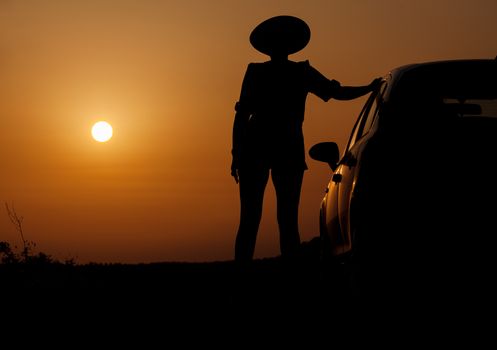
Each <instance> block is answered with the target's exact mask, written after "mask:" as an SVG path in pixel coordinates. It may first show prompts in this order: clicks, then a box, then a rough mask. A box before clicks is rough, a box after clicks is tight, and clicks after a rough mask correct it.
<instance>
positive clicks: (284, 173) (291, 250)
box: [271, 169, 304, 259]
mask: <svg viewBox="0 0 497 350" xmlns="http://www.w3.org/2000/svg"><path fill="white" fill-rule="evenodd" d="M303 177H304V171H303V170H281V169H276V170H274V169H273V170H272V171H271V178H272V180H273V184H274V188H275V190H276V200H277V216H278V226H279V230H280V249H281V256H282V257H283V258H289V259H292V258H295V257H297V256H298V254H299V251H300V234H299V220H298V219H299V201H300V190H301V188H302V180H303Z"/></svg>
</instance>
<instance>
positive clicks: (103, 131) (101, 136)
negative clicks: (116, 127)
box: [91, 121, 112, 142]
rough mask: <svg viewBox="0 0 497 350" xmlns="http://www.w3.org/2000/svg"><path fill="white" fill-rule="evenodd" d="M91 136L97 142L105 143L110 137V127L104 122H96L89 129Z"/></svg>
mask: <svg viewBox="0 0 497 350" xmlns="http://www.w3.org/2000/svg"><path fill="white" fill-rule="evenodd" d="M91 135H92V136H93V138H94V139H95V141H98V142H107V141H109V140H110V139H111V137H112V126H111V125H110V124H109V123H107V122H104V121H100V122H97V123H95V124H94V125H93V127H92V128H91Z"/></svg>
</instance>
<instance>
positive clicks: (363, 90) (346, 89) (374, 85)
mask: <svg viewBox="0 0 497 350" xmlns="http://www.w3.org/2000/svg"><path fill="white" fill-rule="evenodd" d="M381 80H382V79H381V78H376V79H374V80H373V81H372V82H371V83H370V84H369V85H365V86H340V87H339V88H338V89H337V90H336V91H335V93H334V94H333V98H334V99H336V100H343V101H346V100H353V99H355V98H358V97H361V96H364V95H366V94H368V93H370V92H371V91H374V90H376V89H378V88H379V87H380V84H381Z"/></svg>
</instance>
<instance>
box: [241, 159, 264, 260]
mask: <svg viewBox="0 0 497 350" xmlns="http://www.w3.org/2000/svg"><path fill="white" fill-rule="evenodd" d="M239 176H240V184H239V186H240V225H239V227H238V233H237V235H236V242H235V260H236V261H238V262H247V261H250V260H252V258H253V256H254V250H255V243H256V239H257V231H258V230H259V224H260V222H261V217H262V205H263V201H264V190H265V188H266V184H267V181H268V179H269V169H267V168H259V169H242V170H240V171H239Z"/></svg>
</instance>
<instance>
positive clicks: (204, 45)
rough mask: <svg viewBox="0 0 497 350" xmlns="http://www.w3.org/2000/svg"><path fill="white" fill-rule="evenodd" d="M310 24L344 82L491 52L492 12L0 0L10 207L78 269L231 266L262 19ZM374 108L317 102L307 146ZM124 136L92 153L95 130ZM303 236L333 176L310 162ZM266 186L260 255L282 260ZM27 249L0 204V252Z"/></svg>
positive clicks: (480, 8)
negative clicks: (237, 113) (236, 140)
mask: <svg viewBox="0 0 497 350" xmlns="http://www.w3.org/2000/svg"><path fill="white" fill-rule="evenodd" d="M279 14H289V15H295V16H298V17H301V18H302V19H304V20H305V21H306V22H307V23H308V24H309V26H310V27H311V31H312V37H311V42H310V43H309V45H308V46H307V47H306V48H305V49H304V50H303V51H302V52H300V53H298V54H296V55H293V56H291V57H290V58H291V59H294V60H300V59H309V60H310V62H311V64H312V65H313V66H315V67H316V68H317V69H318V70H320V71H321V72H322V73H323V74H325V75H326V76H328V77H329V78H330V79H331V78H333V79H337V80H339V81H341V82H342V83H343V84H345V85H347V84H348V85H357V84H366V83H369V82H370V81H371V80H372V79H373V78H374V77H376V76H380V75H383V74H385V73H387V72H388V70H389V69H391V68H394V67H396V66H398V65H403V64H406V63H411V62H418V61H426V60H437V59H454V58H487V57H495V56H496V55H497V47H496V46H495V39H496V38H497V2H496V1H495V0H467V1H452V0H443V1H442V0H441V1H433V0H430V1H425V0H420V1H397V0H378V1H366V0H363V1H354V2H351V1H345V0H340V1H333V0H322V1H317V0H316V1H314V0H305V1H276V0H263V1H261V0H255V1H254V0H252V1H237V0H229V1H228V0H226V1H221V0H211V1H200V0H181V1H179V0H178V1H172V0H171V1H159V0H44V1H38V0H0V162H1V167H0V200H1V201H2V202H8V203H12V202H13V203H14V205H15V207H16V210H17V211H18V213H19V214H21V215H23V216H24V217H25V219H24V229H25V236H26V238H27V239H29V240H32V241H35V242H36V243H37V245H38V249H39V250H41V251H44V252H46V253H48V254H51V255H53V256H54V257H56V258H59V259H65V258H70V257H74V258H75V259H76V261H77V262H80V263H85V262H89V261H94V262H152V261H172V260H181V261H214V260H228V259H231V258H232V256H233V243H234V238H235V231H236V228H237V223H238V210H239V202H238V189H237V186H236V185H235V183H234V182H233V180H232V178H230V175H229V166H230V148H231V127H232V121H233V113H234V111H233V107H234V103H235V101H236V100H237V99H238V96H239V93H240V84H241V81H242V78H243V74H244V72H245V69H246V66H247V64H248V63H249V62H251V61H262V60H265V59H266V57H265V56H264V55H262V54H259V53H258V52H257V51H255V50H254V49H253V48H252V47H251V46H250V44H249V42H248V36H249V34H250V32H251V30H252V29H253V28H254V26H256V25H257V24H258V23H259V22H261V21H262V20H264V19H266V18H268V17H271V16H274V15H279ZM364 101H365V100H364V98H361V99H359V100H356V101H352V102H339V101H333V100H331V101H330V102H328V103H324V102H322V101H321V100H319V99H318V98H316V97H315V96H312V95H311V96H310V97H309V98H308V102H307V112H306V121H305V123H304V133H305V137H306V146H307V148H309V147H310V146H311V145H312V144H314V143H316V142H319V141H325V140H335V141H337V142H338V144H339V146H340V148H341V149H343V147H344V145H345V142H346V140H347V137H348V131H349V130H350V128H351V127H352V125H353V123H354V120H355V117H356V115H357V113H358V112H359V110H360V108H361V105H362V103H363V102H364ZM101 119H102V120H106V121H108V122H110V123H111V124H112V125H113V127H114V138H113V139H112V140H111V141H109V142H108V143H103V144H100V143H97V142H95V141H94V140H93V139H92V138H91V135H90V129H91V126H92V124H93V123H94V122H96V121H98V120H101ZM308 164H309V171H308V172H307V173H306V175H305V179H304V186H303V192H302V201H301V209H300V227H301V235H302V239H303V240H309V239H311V238H312V237H314V236H316V235H318V222H317V218H318V210H319V205H320V201H321V198H322V196H323V190H324V188H325V186H326V183H327V180H328V177H329V174H330V172H329V169H328V168H327V167H326V166H325V165H323V164H319V163H316V162H314V161H312V160H308ZM275 217H276V215H275V206H274V192H273V189H272V185H271V184H270V185H269V186H268V189H267V192H266V201H265V209H264V216H263V221H262V224H261V229H260V231H259V237H258V242H257V247H256V256H257V257H266V256H275V255H277V254H278V232H277V224H276V218H275ZM3 240H7V241H9V242H11V243H13V244H17V245H19V244H20V239H19V237H18V235H17V234H16V232H15V229H14V227H13V226H12V225H11V224H10V222H9V221H8V217H7V215H6V212H5V210H4V209H3V203H2V207H1V208H0V241H3Z"/></svg>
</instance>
